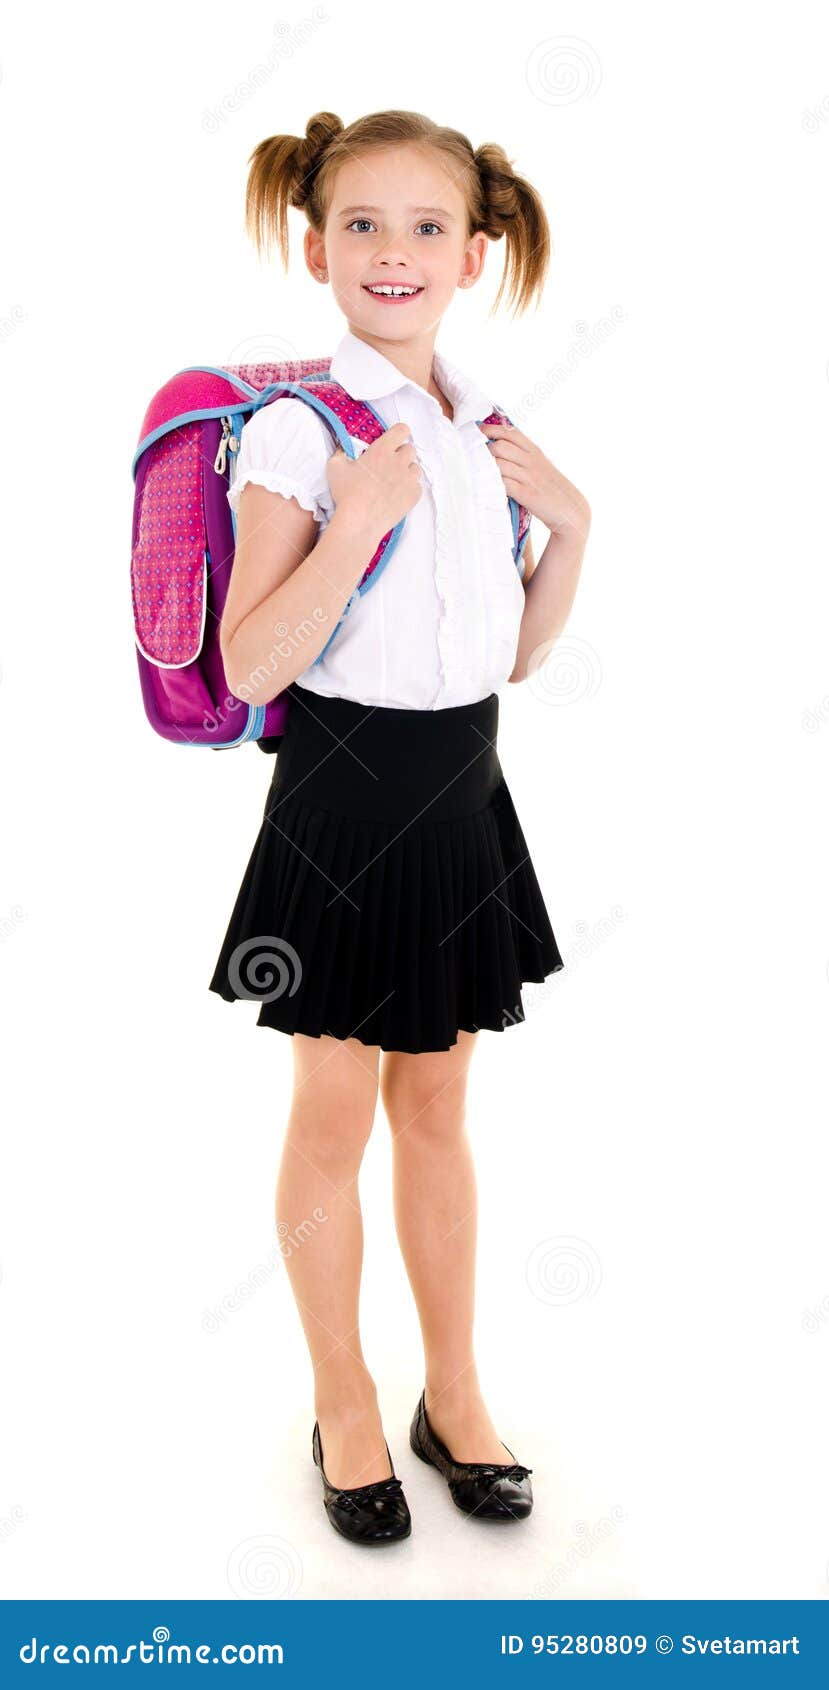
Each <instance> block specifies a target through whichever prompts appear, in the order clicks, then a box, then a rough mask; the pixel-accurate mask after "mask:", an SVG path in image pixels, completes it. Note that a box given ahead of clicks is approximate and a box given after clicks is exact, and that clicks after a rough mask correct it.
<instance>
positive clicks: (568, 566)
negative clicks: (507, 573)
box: [480, 423, 590, 681]
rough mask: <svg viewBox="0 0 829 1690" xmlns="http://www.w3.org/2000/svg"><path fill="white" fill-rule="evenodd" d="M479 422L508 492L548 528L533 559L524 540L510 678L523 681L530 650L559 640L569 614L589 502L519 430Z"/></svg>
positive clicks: (528, 545) (575, 584)
mask: <svg viewBox="0 0 829 1690" xmlns="http://www.w3.org/2000/svg"><path fill="white" fill-rule="evenodd" d="M480 426H481V429H482V431H483V432H484V434H485V435H486V436H487V438H488V440H489V442H490V447H491V450H492V455H493V457H494V458H496V459H497V462H498V467H499V469H500V471H501V477H502V479H503V483H504V487H505V489H506V491H507V493H509V494H510V496H511V497H512V498H513V499H517V500H518V501H519V503H520V504H522V505H524V506H525V507H526V509H527V510H528V511H529V512H530V514H531V515H532V516H537V517H538V519H539V521H540V522H543V523H544V525H545V527H547V528H549V530H550V538H549V540H548V541H547V544H546V546H545V547H544V550H543V552H542V553H541V556H540V558H539V560H538V562H537V563H536V562H535V560H534V558H533V555H532V550H531V547H530V541H529V538H528V539H527V542H526V544H525V546H524V558H525V560H526V562H525V567H524V573H523V576H522V582H523V586H524V594H525V597H524V613H523V616H522V618H521V629H520V633H519V636H518V646H517V649H516V654H515V666H514V668H513V671H512V674H511V675H510V677H509V678H510V680H511V681H525V680H526V678H527V675H528V673H529V665H530V661H531V659H532V657H533V654H534V653H535V652H536V651H537V650H538V648H539V647H540V646H545V645H548V644H549V643H550V641H551V640H557V639H558V637H559V634H560V633H561V632H562V630H563V628H564V625H565V623H566V621H567V618H568V616H569V615H570V611H571V609H572V605H573V600H574V598H575V596H576V588H577V586H578V582H579V575H580V573H581V565H582V558H583V557H584V549H585V546H586V545H587V536H588V534H589V532H590V506H589V505H588V503H587V500H586V498H585V497H584V494H583V493H580V492H579V490H578V488H577V487H574V486H573V483H572V481H568V480H567V477H566V476H565V475H562V473H561V471H560V470H558V469H556V467H555V464H552V463H551V462H550V460H549V458H545V456H544V453H543V452H542V451H541V448H540V447H539V446H536V445H535V444H534V442H533V441H532V440H529V439H528V438H527V435H526V434H522V432H521V430H520V429H518V428H514V427H510V426H508V425H507V424H504V423H482V424H481V425H480Z"/></svg>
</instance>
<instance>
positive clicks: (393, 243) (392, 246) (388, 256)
mask: <svg viewBox="0 0 829 1690" xmlns="http://www.w3.org/2000/svg"><path fill="white" fill-rule="evenodd" d="M377 262H378V264H387V265H388V266H389V268H391V267H392V266H396V265H399V264H411V262H412V255H411V252H410V250H409V246H408V243H407V241H406V239H405V237H404V236H403V235H402V234H401V233H399V232H395V233H394V234H393V235H389V236H388V237H387V239H386V240H385V241H384V242H383V244H382V246H381V247H380V249H379V252H378V254H377Z"/></svg>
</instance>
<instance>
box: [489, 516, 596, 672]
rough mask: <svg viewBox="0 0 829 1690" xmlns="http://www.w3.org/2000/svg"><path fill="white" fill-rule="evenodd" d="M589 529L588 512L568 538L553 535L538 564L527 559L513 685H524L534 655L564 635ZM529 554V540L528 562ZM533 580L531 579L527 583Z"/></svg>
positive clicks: (528, 546)
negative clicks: (518, 683) (522, 683)
mask: <svg viewBox="0 0 829 1690" xmlns="http://www.w3.org/2000/svg"><path fill="white" fill-rule="evenodd" d="M589 529H590V512H589V509H588V510H586V513H585V517H584V527H583V528H580V529H574V530H573V532H572V533H569V534H551V535H550V538H549V540H548V541H547V544H546V546H545V547H544V550H543V552H542V553H541V556H540V558H539V560H538V562H537V563H535V562H534V561H533V560H532V558H531V557H530V558H528V560H527V567H526V569H525V570H524V576H523V584H524V592H525V601H524V614H523V616H522V617H521V629H520V632H519V635H518V645H517V648H516V652H515V667H514V668H513V671H512V674H511V675H510V677H509V679H510V680H511V681H525V680H526V679H527V675H528V673H529V665H530V660H531V658H532V656H533V653H534V652H536V651H537V650H538V648H539V647H540V646H545V645H548V644H549V642H550V641H551V640H557V639H558V637H559V634H560V633H561V632H562V630H563V628H564V625H565V623H566V621H567V618H568V616H569V615H570V611H571V609H572V605H573V600H574V598H575V596H576V588H577V586H578V583H579V575H580V574H581V564H582V558H583V557H584V548H585V546H586V544H587V535H588V532H589ZM529 550H530V542H529V540H527V543H526V545H525V547H524V556H525V558H526V557H527V553H528V552H529ZM530 576H531V577H532V579H528V577H530Z"/></svg>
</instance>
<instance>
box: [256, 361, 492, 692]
mask: <svg viewBox="0 0 829 1690" xmlns="http://www.w3.org/2000/svg"><path fill="white" fill-rule="evenodd" d="M432 369H433V372H434V376H435V380H436V382H437V384H438V386H439V388H440V390H441V392H442V393H444V394H445V395H446V397H447V398H448V400H449V402H450V404H451V405H452V407H453V410H454V420H453V421H452V422H450V421H449V418H448V417H447V416H445V415H444V413H443V411H442V410H441V407H440V405H439V403H438V401H437V399H435V398H433V396H432V395H431V394H430V393H427V392H426V390H425V388H422V387H420V386H419V384H418V383H417V382H414V381H410V380H409V379H408V377H407V376H404V375H402V374H401V372H400V371H399V370H398V369H397V368H396V367H395V365H394V364H392V363H390V362H389V360H388V359H387V358H384V357H383V355H382V353H380V352H378V351H377V350H376V349H375V348H374V347H372V346H369V345H368V344H367V343H366V342H365V341H363V340H361V339H360V338H359V337H358V336H357V335H354V334H352V333H351V331H350V330H349V331H348V332H347V333H346V334H345V335H344V336H343V338H342V340H341V341H340V343H339V345H338V347H337V350H336V352H335V354H334V356H333V358H332V359H331V374H332V376H333V377H334V379H335V380H336V381H338V382H340V383H341V384H342V386H343V387H344V388H345V389H346V391H347V392H348V393H350V394H351V395H352V397H353V398H355V399H367V400H369V401H370V403H371V404H372V406H373V407H374V409H375V410H376V411H377V413H378V415H379V416H380V417H381V418H382V420H383V422H384V423H385V424H386V426H387V427H389V428H390V427H391V426H392V425H393V424H394V423H398V422H404V423H408V425H409V429H410V432H411V437H412V443H413V446H414V449H415V455H416V457H417V461H418V464H419V465H420V469H421V472H422V480H423V485H422V491H421V496H420V498H419V500H418V502H417V504H416V505H415V506H414V507H413V509H412V510H410V511H409V512H408V513H407V516H406V520H405V523H404V526H403V531H402V534H401V535H400V538H399V540H398V542H397V545H396V547H395V550H394V552H393V554H392V556H391V557H390V558H389V561H388V563H387V564H386V567H385V568H384V569H383V571H382V573H381V574H380V576H379V577H378V579H377V581H376V582H375V583H374V585H373V586H370V587H369V588H368V589H367V591H365V592H364V593H361V594H360V596H359V597H358V598H357V599H355V601H354V603H353V605H352V607H351V609H350V611H349V612H348V614H347V616H346V617H345V619H344V620H343V622H342V624H341V626H340V627H339V629H338V630H337V634H336V638H335V639H333V640H332V642H331V645H330V647H329V649H328V651H327V652H326V653H325V656H324V657H323V658H322V659H321V661H319V662H317V663H312V664H311V665H310V666H309V667H308V668H307V669H305V670H304V671H303V672H302V674H298V675H297V677H296V679H297V682H298V684H299V685H300V686H303V687H308V688H310V690H311V691H312V692H317V693H322V694H324V695H325V696H327V697H332V696H333V697H339V698H349V699H353V700H355V701H356V702H357V703H360V704H375V705H392V706H397V707H399V708H403V709H412V710H442V709H447V708H448V707H450V706H452V705H458V704H471V703H474V702H476V701H477V700H478V699H481V698H486V697H487V696H488V695H489V694H490V693H491V692H495V691H497V689H498V688H499V686H501V685H502V684H503V683H504V682H505V681H506V680H507V679H508V678H509V676H510V674H511V673H512V670H513V668H514V665H515V653H516V648H517V645H518V634H519V629H520V624H521V616H522V613H523V609H524V589H523V586H522V584H521V577H520V575H519V573H518V569H517V568H516V565H515V561H514V559H513V555H512V522H511V518H510V512H509V506H508V503H507V493H506V489H505V487H504V483H503V480H502V477H501V472H500V469H499V468H498V462H497V459H496V458H494V457H493V455H492V453H491V451H490V448H489V446H488V445H487V436H486V435H485V434H483V433H482V432H481V430H480V429H479V428H478V427H477V423H478V422H479V421H481V422H482V421H483V420H484V418H485V417H487V416H489V413H490V411H492V410H494V409H503V407H498V406H496V405H495V404H494V403H493V401H492V400H491V399H490V398H489V397H488V395H487V394H485V393H484V392H483V391H482V390H481V389H480V388H479V387H477V386H476V385H475V383H474V382H473V381H472V380H471V379H470V378H469V377H468V376H466V375H464V374H463V373H462V371H460V370H458V369H456V368H455V366H454V365H452V364H450V363H448V362H447V360H446V359H445V358H444V357H442V355H441V354H440V353H438V352H435V353H434V356H433V364H432ZM354 445H355V449H356V451H357V452H358V454H359V453H360V452H361V451H365V450H367V448H366V446H365V445H364V443H363V442H362V441H355V442H354ZM335 450H336V442H335V440H334V438H333V436H332V435H331V433H330V432H329V429H328V428H327V426H326V424H325V423H324V422H323V420H322V418H321V416H320V415H319V414H318V412H316V411H314V410H313V408H312V407H311V406H310V405H306V404H305V403H304V402H303V400H301V399H291V398H288V399H278V400H276V401H275V402H274V403H273V404H270V405H265V406H264V407H263V408H262V410H260V411H257V412H255V413H254V415H253V416H252V417H251V418H250V420H249V422H247V423H246V424H245V426H244V428H243V429H242V434H241V440H240V445H239V451H238V454H237V455H236V457H235V460H234V459H233V458H231V460H230V461H231V464H232V465H233V467H232V470H231V485H230V489H229V491H228V495H227V497H228V500H229V502H230V505H231V509H232V510H233V511H234V513H235V512H236V511H237V509H238V503H239V499H240V497H241V494H242V490H243V488H244V487H245V486H246V484H247V483H248V482H249V481H255V482H257V483H258V484H259V485H260V486H263V487H267V488H269V489H270V490H271V491H272V492H275V493H281V494H283V495H284V497H285V498H290V497H291V496H293V497H294V498H295V499H296V500H297V501H298V502H299V504H300V505H302V506H303V508H304V509H305V510H309V511H312V512H313V514H314V516H315V517H316V520H317V522H318V524H319V528H320V533H323V532H324V530H325V528H326V527H327V525H328V523H329V522H330V521H331V518H332V515H333V512H334V505H333V501H332V498H331V493H330V490H329V487H328V476H327V464H328V459H329V457H330V456H331V455H332V453H333V452H334V451H335ZM370 561H371V560H370V558H366V564H368V563H369V562H370Z"/></svg>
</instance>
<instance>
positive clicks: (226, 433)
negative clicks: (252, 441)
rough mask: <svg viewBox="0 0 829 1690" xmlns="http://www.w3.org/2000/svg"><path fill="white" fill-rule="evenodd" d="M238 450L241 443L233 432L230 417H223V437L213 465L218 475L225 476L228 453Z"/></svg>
mask: <svg viewBox="0 0 829 1690" xmlns="http://www.w3.org/2000/svg"><path fill="white" fill-rule="evenodd" d="M238 450H239V442H238V440H237V439H236V436H235V434H234V432H233V424H232V422H231V420H230V417H222V436H221V439H220V441H219V450H218V452H217V453H216V457H215V461H214V464H213V468H214V470H215V471H216V474H217V475H224V472H225V470H226V468H227V454H228V452H229V451H230V452H238Z"/></svg>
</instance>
